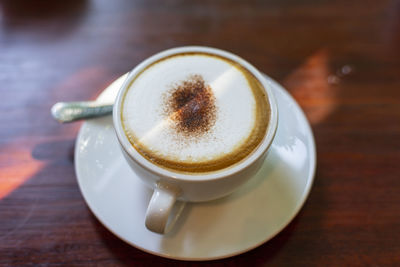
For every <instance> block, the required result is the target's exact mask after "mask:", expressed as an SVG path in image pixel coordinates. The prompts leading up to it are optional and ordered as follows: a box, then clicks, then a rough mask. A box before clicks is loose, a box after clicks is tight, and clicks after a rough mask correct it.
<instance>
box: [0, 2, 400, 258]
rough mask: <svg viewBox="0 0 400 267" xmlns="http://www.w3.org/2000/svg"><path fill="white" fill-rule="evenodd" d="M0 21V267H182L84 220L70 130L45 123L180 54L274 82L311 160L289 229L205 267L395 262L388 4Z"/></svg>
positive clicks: (399, 85) (38, 5)
mask: <svg viewBox="0 0 400 267" xmlns="http://www.w3.org/2000/svg"><path fill="white" fill-rule="evenodd" d="M0 11H1V13H0V14H1V16H0V92H1V93H0V96H1V98H0V99H1V104H0V110H1V116H0V146H1V150H0V151H1V153H0V265H5V266H8V265H10V266H16V265H28V264H43V265H52V264H66V265H68V266H72V265H79V264H81V265H84V266H88V265H99V266H104V265H113V266H124V265H135V266H137V265H150V264H151V265H154V264H156V265H158V264H171V265H180V264H182V263H183V262H179V261H174V260H168V259H163V258H160V257H156V256H152V255H150V254H147V253H145V252H142V251H140V250H138V249H135V248H133V247H131V246H129V245H127V244H126V243H124V242H123V241H121V240H119V239H118V238H117V237H115V236H114V235H113V234H112V233H110V232H109V231H108V230H107V229H106V228H104V227H103V226H102V225H101V223H100V222H99V221H97V219H95V218H94V216H93V215H92V214H91V212H90V211H89V209H88V207H87V206H86V204H85V201H84V199H83V197H82V195H81V193H80V191H79V189H78V185H77V181H76V177H75V173H74V158H73V151H74V142H75V139H76V135H77V133H78V130H79V128H80V126H81V123H74V124H68V125H60V124H58V123H57V122H55V121H54V120H52V119H51V117H50V112H49V110H50V107H51V106H52V105H53V104H54V103H55V102H57V101H61V100H62V101H72V100H88V99H94V98H95V97H96V96H97V95H98V94H99V93H100V92H101V91H102V89H104V88H105V87H106V86H107V85H108V84H109V83H110V82H112V81H113V80H114V79H116V78H117V77H119V76H120V75H121V74H123V73H125V72H126V71H128V70H130V69H131V68H132V67H134V66H135V65H136V64H137V63H139V62H140V61H142V60H143V59H145V58H146V57H148V56H150V55H152V54H154V53H156V52H158V51H161V50H164V49H166V48H170V47H176V46H182V45H189V44H198V45H207V46H213V47H218V48H222V49H226V50H229V51H232V52H234V53H236V54H239V55H241V56H242V57H244V58H245V59H247V60H248V61H250V62H252V63H253V64H254V65H255V66H256V67H258V68H259V69H260V70H261V71H263V72H265V73H267V74H269V75H270V76H271V77H273V78H275V79H276V80H277V81H279V82H280V83H282V84H283V85H284V86H285V87H286V88H287V89H288V91H289V92H290V93H291V94H292V95H293V96H294V97H295V99H296V100H297V101H298V102H299V104H300V105H301V107H302V108H303V109H304V110H305V112H306V114H307V116H308V118H309V120H310V122H311V125H312V128H313V130H314V134H315V138H316V143H317V153H318V168H317V173H316V177H315V183H314V186H313V188H312V191H311V194H310V196H309V198H308V200H307V202H306V204H305V206H304V207H303V209H302V210H301V212H300V213H299V215H298V216H297V217H296V218H295V219H294V220H293V221H292V223H290V225H289V226H288V227H286V229H284V230H283V231H282V232H281V233H280V234H279V235H278V236H276V237H275V238H273V239H272V240H271V241H269V242H267V243H266V244H264V245H262V246H260V247H258V248H256V249H254V250H252V251H250V252H247V253H245V254H242V255H239V256H235V257H233V258H228V259H224V260H218V261H214V262H210V264H212V265H229V266H235V265H245V264H246V265H248V266H253V265H267V264H270V265H278V266H281V265H287V266H301V265H304V266H313V265H316V266H327V265H331V266H343V265H374V266H385V265H396V264H397V266H398V264H400V1H398V0H397V1H395V0H394V1H389V0H383V1H369V0H367V1H347V0H346V1H345V0H337V1H315V0H305V1H290V0H272V1H265V2H262V1H227V0H226V1H161V0H159V1H139V0H136V1H128V0H126V1H123V0H119V1H108V0H92V1H85V0H69V1H50V0H36V1H22V0H2V1H1V2H0ZM183 264H187V263H183Z"/></svg>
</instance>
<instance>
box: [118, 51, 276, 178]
mask: <svg viewBox="0 0 400 267" xmlns="http://www.w3.org/2000/svg"><path fill="white" fill-rule="evenodd" d="M269 115H270V109H269V105H268V100H267V96H266V95H265V92H264V90H263V88H262V85H261V83H260V82H259V81H258V80H257V79H256V78H255V77H254V76H253V75H252V74H251V73H250V72H249V71H248V70H247V69H245V68H244V67H242V66H241V65H239V64H237V63H236V62H233V61H231V60H229V59H226V58H223V57H220V56H215V55H210V54H206V53H187V54H178V55H173V56H169V57H166V58H163V59H161V60H159V61H157V62H155V63H153V64H151V65H150V66H148V67H147V68H145V69H144V70H143V71H142V72H141V73H140V74H138V75H137V76H136V77H135V78H134V79H133V81H132V82H131V83H130V85H129V88H128V90H127V91H126V93H125V95H124V98H123V103H122V109H121V119H122V124H123V128H124V131H125V134H126V135H127V137H128V139H129V141H130V142H131V144H132V145H133V146H134V148H135V149H136V150H137V151H138V152H139V153H140V154H141V155H142V156H144V157H145V158H146V159H148V160H150V161H151V162H153V163H155V164H157V165H159V166H161V167H164V168H167V169H172V170H174V171H181V172H194V173H198V172H210V171H216V170H220V169H223V168H226V167H229V166H232V165H234V164H236V163H238V162H240V161H241V160H243V159H244V158H246V157H247V156H248V155H249V154H251V152H252V151H253V150H254V149H255V148H256V147H257V146H258V144H259V143H260V142H261V140H262V139H263V137H264V135H265V132H266V129H267V125H268V121H269Z"/></svg>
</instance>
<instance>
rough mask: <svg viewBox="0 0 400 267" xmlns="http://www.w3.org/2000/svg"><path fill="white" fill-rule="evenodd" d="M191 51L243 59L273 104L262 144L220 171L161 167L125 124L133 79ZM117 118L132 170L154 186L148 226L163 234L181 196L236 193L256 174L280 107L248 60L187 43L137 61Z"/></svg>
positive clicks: (194, 199) (202, 198)
mask: <svg viewBox="0 0 400 267" xmlns="http://www.w3.org/2000/svg"><path fill="white" fill-rule="evenodd" d="M188 52H203V53H204V52H205V53H210V54H215V55H217V56H222V57H225V58H228V59H230V60H232V61H234V62H237V63H239V64H240V65H242V66H243V67H245V68H246V69H247V70H249V71H250V72H251V73H252V74H253V75H254V76H255V77H256V78H257V79H258V80H259V81H260V82H261V84H262V85H263V87H264V89H265V92H266V94H267V96H268V100H269V104H270V107H271V116H270V122H269V124H268V128H267V131H266V134H265V136H264V138H263V140H262V142H261V143H260V145H259V146H258V147H257V148H256V150H255V151H253V152H252V153H251V154H250V155H249V156H248V157H247V158H246V159H244V160H242V162H240V163H238V164H236V165H234V166H232V167H229V168H226V169H222V170H220V171H215V172H211V173H205V174H193V175H191V174H183V173H179V172H174V171H171V170H167V169H164V168H162V167H159V166H157V165H155V164H153V163H151V162H150V161H148V160H147V159H146V158H144V157H143V156H142V155H141V154H140V153H138V152H137V151H136V149H135V148H134V147H133V146H132V145H131V143H130V142H129V140H128V138H127V136H126V134H125V132H124V130H123V127H122V122H121V103H122V101H123V96H124V93H125V91H126V90H127V89H128V87H129V85H130V83H131V81H132V80H133V79H134V78H135V77H136V76H137V75H140V73H141V71H142V70H143V69H144V68H146V67H147V66H149V65H150V64H152V63H153V62H155V61H157V60H160V59H162V58H165V57H168V56H171V55H174V54H180V53H188ZM113 121H114V128H115V131H116V134H117V137H118V140H119V143H120V145H121V148H122V152H123V155H124V156H125V158H126V160H127V161H128V163H129V165H130V166H131V168H132V170H133V171H134V172H136V173H137V175H138V176H139V177H140V178H141V179H142V180H143V181H144V182H145V183H146V184H147V185H149V186H150V187H151V188H153V189H154V192H153V196H152V198H151V200H150V203H149V206H148V208H147V213H146V219H145V224H146V227H147V228H148V229H149V230H151V231H153V232H156V233H161V234H163V233H165V232H166V229H167V228H170V226H171V223H169V221H175V220H174V218H170V217H173V216H176V215H171V211H172V210H173V207H174V205H176V202H177V200H180V203H182V202H183V203H185V202H200V201H209V200H213V199H216V198H220V197H223V196H226V195H228V194H230V193H232V192H233V191H235V190H236V189H237V188H238V187H239V186H241V185H242V184H243V183H244V182H246V181H247V180H249V179H250V178H251V177H253V176H254V175H255V174H256V172H257V171H258V170H259V169H260V167H261V165H262V163H263V162H264V160H265V157H266V154H267V152H268V149H269V147H270V145H271V143H272V141H273V139H274V136H275V132H276V128H277V124H278V110H277V107H276V101H275V97H274V95H273V93H272V90H271V88H270V85H269V84H268V82H267V81H266V80H265V79H264V77H263V75H262V74H261V73H260V72H259V71H258V70H257V69H256V68H255V67H253V66H252V65H251V64H249V63H248V62H247V61H245V60H244V59H242V58H240V57H238V56H236V55H234V54H232V53H229V52H226V51H223V50H219V49H215V48H210V47H200V46H186V47H178V48H173V49H169V50H166V51H163V52H160V53H158V54H156V55H154V56H151V57H149V58H148V59H146V60H144V61H143V62H142V63H140V64H139V65H137V66H136V67H135V68H134V69H133V70H132V71H131V72H130V73H129V74H128V77H127V79H126V80H125V82H124V84H123V85H122V87H121V88H120V90H119V93H118V95H117V98H116V101H115V103H114V109H113ZM181 201H182V202H181ZM167 224H168V227H167Z"/></svg>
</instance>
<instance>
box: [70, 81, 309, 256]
mask: <svg viewBox="0 0 400 267" xmlns="http://www.w3.org/2000/svg"><path fill="white" fill-rule="evenodd" d="M124 78H125V76H122V77H121V78H119V79H118V80H116V81H115V82H114V83H113V84H111V85H110V86H109V87H108V88H107V89H106V90H105V91H104V92H103V93H102V94H101V95H100V96H99V98H98V100H99V101H101V102H113V100H114V98H115V96H116V94H117V91H118V89H119V87H120V85H121V83H122V82H123V80H124ZM266 78H267V79H268V81H269V82H270V84H271V86H272V87H273V92H274V94H275V96H276V99H277V104H278V109H279V126H278V130H277V134H276V137H275V140H274V142H273V144H272V150H271V151H270V153H269V155H268V157H267V159H266V161H265V164H264V166H263V167H262V169H261V171H260V172H259V173H258V174H257V175H256V177H254V178H252V179H251V180H250V181H249V182H247V183H246V184H245V185H243V186H242V187H241V188H240V189H239V190H238V191H236V192H234V193H233V194H232V195H230V196H228V197H225V198H222V199H219V200H216V201H212V202H207V203H201V204H199V203H197V204H187V205H186V206H185V208H184V210H183V212H182V215H181V217H180V218H179V220H178V222H177V223H176V225H175V227H174V229H173V230H172V232H170V233H169V234H167V235H164V236H163V235H158V234H154V233H152V232H150V231H148V230H147V229H146V228H145V225H144V215H145V211H146V207H147V204H148V202H149V200H150V197H151V194H152V191H151V190H150V189H148V188H147V187H146V186H145V185H144V184H143V183H142V182H141V180H139V178H138V177H135V174H134V173H133V172H132V171H131V169H130V168H129V167H128V164H127V163H126V162H125V160H124V159H123V156H122V154H121V152H120V148H119V146H118V143H117V142H118V141H117V138H116V136H115V133H114V129H113V125H112V118H111V116H108V117H103V118H99V119H95V120H90V121H87V122H85V123H84V124H83V126H82V128H81V130H80V132H79V136H78V138H77V141H76V147H75V170H76V174H77V178H78V183H79V186H80V189H81V192H82V194H83V197H84V198H85V200H86V202H87V204H88V205H89V207H90V209H91V210H92V212H93V213H94V214H95V216H96V217H97V218H98V219H99V221H100V222H102V223H103V225H104V226H105V227H106V228H108V229H109V230H110V231H111V232H113V233H114V234H115V235H116V236H118V237H119V238H121V239H122V240H124V241H125V242H127V243H129V244H131V245H132V246H134V247H136V248H138V249H141V250H143V251H146V252H148V253H151V254H155V255H159V256H162V257H166V258H173V259H180V260H212V259H220V258H226V257H230V256H234V255H237V254H240V253H243V252H246V251H248V250H250V249H253V248H255V247H257V246H260V245H261V244H263V243H265V242H266V241H268V240H270V239H271V238H272V237H274V236H275V235H276V234H278V233H279V232H280V231H281V230H282V229H283V228H285V226H286V225H288V224H289V222H290V221H291V220H292V219H293V218H294V217H295V216H296V214H297V213H298V212H299V210H300V208H301V207H302V206H303V204H304V202H305V200H306V198H307V196H308V194H309V192H310V189H311V186H312V182H313V177H314V172H315V167H316V152H315V143H314V138H313V134H312V131H311V128H310V125H309V123H308V121H307V119H306V117H305V116H304V114H303V112H302V110H301V109H300V107H299V106H298V104H297V103H296V101H295V100H294V99H293V98H292V97H291V96H290V95H289V94H288V93H287V92H286V91H285V89H283V88H282V87H281V86H280V85H279V84H278V83H276V82H275V81H273V80H272V79H270V78H268V77H266Z"/></svg>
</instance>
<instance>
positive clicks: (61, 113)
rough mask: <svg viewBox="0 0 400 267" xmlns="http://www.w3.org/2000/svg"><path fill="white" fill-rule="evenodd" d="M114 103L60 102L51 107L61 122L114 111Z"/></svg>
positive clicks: (52, 113)
mask: <svg viewBox="0 0 400 267" xmlns="http://www.w3.org/2000/svg"><path fill="white" fill-rule="evenodd" d="M112 109H113V105H110V104H109V105H107V104H99V103H96V102H94V101H87V102H59V103H56V104H55V105H54V106H53V107H52V108H51V115H52V116H53V118H55V119H56V120H58V121H59V122H62V123H64V122H72V121H76V120H82V119H90V118H95V117H100V116H105V115H109V114H111V113H112Z"/></svg>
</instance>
